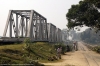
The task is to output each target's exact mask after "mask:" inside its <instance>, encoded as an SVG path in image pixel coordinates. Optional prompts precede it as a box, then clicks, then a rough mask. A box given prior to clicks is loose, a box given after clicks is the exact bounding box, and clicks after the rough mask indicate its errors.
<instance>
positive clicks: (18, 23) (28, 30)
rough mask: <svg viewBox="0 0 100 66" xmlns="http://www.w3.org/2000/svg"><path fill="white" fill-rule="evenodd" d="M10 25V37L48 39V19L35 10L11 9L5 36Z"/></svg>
mask: <svg viewBox="0 0 100 66" xmlns="http://www.w3.org/2000/svg"><path fill="white" fill-rule="evenodd" d="M8 26H9V37H10V38H12V37H16V38H19V37H29V38H30V39H31V40H32V41H46V40H48V32H47V19H46V18H45V17H43V16H42V15H40V14H39V13H37V12H36V11H34V10H10V11H9V15H8V18H7V22H6V26H5V29H4V33H3V37H6V33H7V29H8ZM12 31H14V36H12Z"/></svg>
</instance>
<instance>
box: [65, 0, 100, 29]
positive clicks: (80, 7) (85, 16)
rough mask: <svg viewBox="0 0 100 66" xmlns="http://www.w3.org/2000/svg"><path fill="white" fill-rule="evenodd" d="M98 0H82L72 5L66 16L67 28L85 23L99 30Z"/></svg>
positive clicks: (99, 2)
mask: <svg viewBox="0 0 100 66" xmlns="http://www.w3.org/2000/svg"><path fill="white" fill-rule="evenodd" d="M99 8H100V1H99V0H83V1H80V2H79V4H77V5H72V6H71V8H70V9H69V11H68V13H67V14H66V17H67V19H68V25H67V26H68V28H70V29H71V28H74V27H75V26H81V27H83V25H86V26H88V27H92V28H97V29H98V30H100V12H99Z"/></svg>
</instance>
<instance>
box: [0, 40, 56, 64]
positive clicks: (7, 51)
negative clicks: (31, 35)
mask: <svg viewBox="0 0 100 66" xmlns="http://www.w3.org/2000/svg"><path fill="white" fill-rule="evenodd" d="M55 55H56V50H55V48H54V46H53V45H51V44H48V43H47V42H37V43H30V47H29V49H26V48H25V43H21V44H10V45H2V46H0V62H1V63H7V62H9V63H15V64H18V63H19V64H24V63H29V62H30V61H33V60H34V61H40V62H45V61H48V57H51V56H55Z"/></svg>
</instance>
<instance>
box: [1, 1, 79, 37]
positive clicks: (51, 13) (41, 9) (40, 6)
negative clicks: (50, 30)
mask: <svg viewBox="0 0 100 66" xmlns="http://www.w3.org/2000/svg"><path fill="white" fill-rule="evenodd" d="M79 1H80V0H0V22H1V23H0V36H2V35H3V32H4V27H5V24H6V20H7V16H8V12H9V10H14V9H15V10H16V9H17V10H24V9H25V10H31V9H33V10H35V11H37V12H38V13H40V14H41V15H43V16H44V17H46V18H47V22H48V23H52V24H54V25H56V26H57V27H59V28H60V29H63V28H66V24H67V20H66V13H67V12H68V9H69V8H70V7H71V5H72V4H78V2H79Z"/></svg>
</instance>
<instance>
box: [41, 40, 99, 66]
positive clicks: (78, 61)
mask: <svg viewBox="0 0 100 66" xmlns="http://www.w3.org/2000/svg"><path fill="white" fill-rule="evenodd" d="M62 59H63V60H64V61H62V62H57V63H43V64H45V65H50V66H100V54H97V53H95V52H93V51H90V50H89V49H88V48H87V47H86V46H85V45H84V43H82V42H79V43H78V51H73V52H69V53H66V55H63V56H62Z"/></svg>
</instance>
